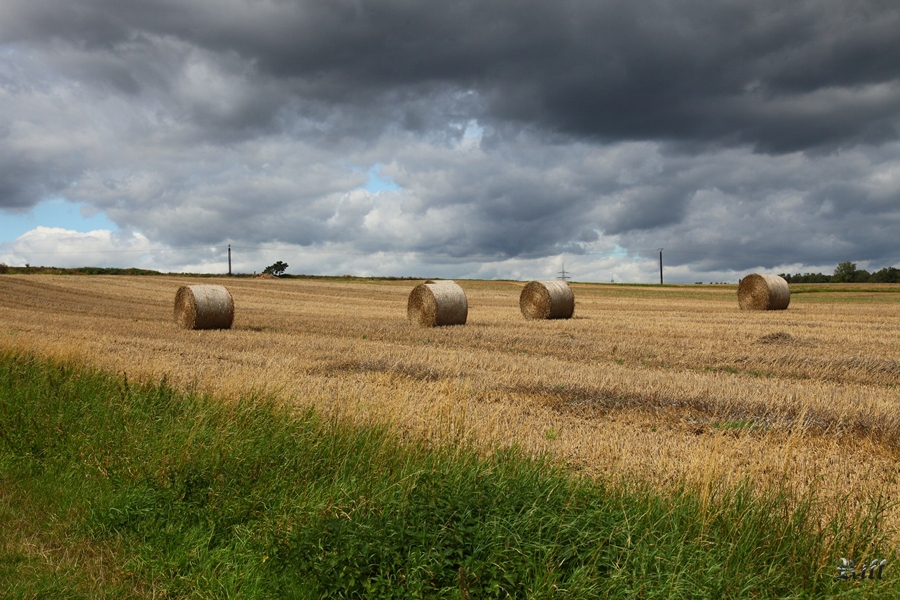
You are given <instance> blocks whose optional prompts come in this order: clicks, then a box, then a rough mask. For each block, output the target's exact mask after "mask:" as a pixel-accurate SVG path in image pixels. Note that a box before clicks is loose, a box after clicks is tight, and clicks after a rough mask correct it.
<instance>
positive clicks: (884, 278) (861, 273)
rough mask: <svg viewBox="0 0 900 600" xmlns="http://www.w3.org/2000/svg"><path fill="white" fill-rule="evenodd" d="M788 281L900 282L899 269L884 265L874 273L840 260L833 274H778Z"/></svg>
mask: <svg viewBox="0 0 900 600" xmlns="http://www.w3.org/2000/svg"><path fill="white" fill-rule="evenodd" d="M779 275H780V276H781V277H784V279H785V280H786V281H787V282H788V283H900V269H896V268H894V267H885V268H883V269H881V270H879V271H875V272H874V273H869V272H868V271H866V270H865V269H857V268H856V263H852V262H849V261H848V262H842V263H841V264H839V265H838V266H837V267H835V268H834V274H832V275H825V274H823V273H803V274H800V273H797V274H796V275H786V274H784V273H780V274H779Z"/></svg>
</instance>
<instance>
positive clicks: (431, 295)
mask: <svg viewBox="0 0 900 600" xmlns="http://www.w3.org/2000/svg"><path fill="white" fill-rule="evenodd" d="M406 316H407V318H408V319H409V321H410V323H413V324H414V325H419V326H421V327H437V326H441V325H465V324H466V317H467V316H469V302H468V301H467V300H466V293H465V292H464V291H463V289H462V288H461V287H459V286H458V285H457V284H456V283H455V282H453V281H426V282H425V283H422V284H419V285H417V286H416V287H415V288H414V289H413V291H412V292H410V294H409V302H408V303H407V305H406Z"/></svg>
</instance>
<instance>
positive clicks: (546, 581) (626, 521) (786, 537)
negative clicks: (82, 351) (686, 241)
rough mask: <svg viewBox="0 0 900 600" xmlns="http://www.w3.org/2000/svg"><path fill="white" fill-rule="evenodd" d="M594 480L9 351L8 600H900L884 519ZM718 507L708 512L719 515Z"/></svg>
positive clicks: (5, 420) (806, 503) (3, 482)
mask: <svg viewBox="0 0 900 600" xmlns="http://www.w3.org/2000/svg"><path fill="white" fill-rule="evenodd" d="M621 490H622V488H621V487H619V486H615V487H614V486H604V485H602V484H600V483H596V482H590V481H586V480H581V479H577V478H575V477H573V476H572V475H571V474H569V473H566V472H565V471H563V470H561V469H559V468H558V467H555V466H553V465H552V464H550V463H548V462H546V461H542V460H531V459H527V458H525V457H523V456H521V455H520V453H518V452H516V451H515V450H510V451H506V452H498V453H495V454H494V455H492V456H491V457H489V458H485V457H482V456H479V455H478V454H477V453H475V452H474V451H472V450H470V449H467V448H460V447H449V448H429V447H427V446H425V445H423V444H420V443H413V442H403V441H400V440H398V439H397V438H395V437H393V436H392V435H390V434H389V433H387V432H386V431H384V430H381V429H378V428H371V427H370V428H361V427H349V426H346V425H342V424H339V423H334V422H328V421H324V420H322V419H321V418H320V417H318V416H317V415H316V414H315V413H314V412H304V413H302V414H291V413H289V412H288V411H287V410H286V409H284V408H281V407H279V405H278V404H277V403H276V402H274V401H271V400H269V399H266V398H255V397H249V398H244V399H243V400H242V402H241V403H240V404H234V403H225V402H217V401H216V400H215V399H212V398H206V397H202V396H198V395H185V394H181V393H177V392H175V391H173V390H172V389H171V388H170V387H168V386H167V385H166V384H165V382H161V383H159V384H157V385H147V386H144V385H141V386H138V385H132V384H129V383H128V381H127V379H125V378H124V377H122V376H114V375H110V374H105V373H101V372H96V371H91V370H88V369H85V368H81V367H75V366H70V365H63V364H55V363H51V362H46V361H44V360H41V359H37V358H34V357H30V356H23V355H14V354H7V355H2V356H0V522H2V523H3V527H2V528H0V597H4V598H38V597H40V598H44V597H48V598H53V597H58V598H78V597H85V598H107V597H108V598H120V597H148V598H149V597H154V598H167V597H168V598H186V597H203V598H509V597H514V598H526V597H528V598H547V597H568V598H819V597H826V596H831V597H833V596H838V595H842V596H844V595H845V596H847V597H885V598H887V597H892V596H895V595H896V594H897V593H898V591H900V580H898V579H897V578H896V577H894V576H893V574H892V566H893V565H892V563H889V565H888V568H887V570H886V573H885V575H886V577H885V579H884V580H881V581H864V582H859V581H857V582H845V581H834V580H833V575H834V574H835V573H836V569H835V565H836V561H837V559H838V558H839V557H840V556H848V557H852V558H856V559H857V560H859V559H863V558H866V559H871V558H874V557H875V556H876V555H878V556H879V557H882V556H887V557H888V559H889V560H890V561H892V560H893V556H890V555H887V554H884V546H883V542H882V539H881V536H882V533H881V532H880V531H879V528H878V516H879V506H878V505H877V503H873V504H872V505H871V506H868V507H864V508H863V509H861V510H860V511H859V512H856V513H848V514H846V515H843V516H842V517H841V518H840V519H838V520H836V521H834V522H832V523H826V524H821V523H820V520H819V518H818V515H816V514H815V513H816V511H815V506H816V503H815V499H814V498H805V499H800V500H798V499H795V498H790V497H789V496H787V495H786V494H783V493H772V494H770V495H768V496H765V497H760V496H759V495H758V494H753V493H751V490H750V486H749V485H747V486H744V487H739V488H737V489H710V490H692V489H689V488H683V489H681V490H679V491H676V492H674V493H670V494H667V495H665V496H663V495H660V494H659V493H658V492H654V491H652V490H651V488H650V486H647V487H646V488H645V489H638V490H636V491H635V490H634V489H632V490H631V491H628V492H625V491H621ZM704 498H705V499H704Z"/></svg>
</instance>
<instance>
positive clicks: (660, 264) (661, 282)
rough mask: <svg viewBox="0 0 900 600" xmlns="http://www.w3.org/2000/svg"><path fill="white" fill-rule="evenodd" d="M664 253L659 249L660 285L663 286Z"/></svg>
mask: <svg viewBox="0 0 900 600" xmlns="http://www.w3.org/2000/svg"><path fill="white" fill-rule="evenodd" d="M662 251H663V249H662V248H660V249H659V285H662V284H663V277H662Z"/></svg>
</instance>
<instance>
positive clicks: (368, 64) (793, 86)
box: [0, 0, 900, 272]
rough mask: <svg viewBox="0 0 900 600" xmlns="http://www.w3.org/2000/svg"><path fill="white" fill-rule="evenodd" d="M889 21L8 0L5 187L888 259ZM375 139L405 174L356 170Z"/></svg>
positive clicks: (309, 234) (751, 257)
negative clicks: (385, 184) (387, 188)
mask: <svg viewBox="0 0 900 600" xmlns="http://www.w3.org/2000/svg"><path fill="white" fill-rule="evenodd" d="M898 32H900V7H894V6H893V5H892V4H888V3H884V2H878V1H876V0H871V1H866V0H861V1H860V2H856V3H852V4H847V3H843V2H838V1H837V0H833V1H832V0H814V1H812V2H805V3H785V2H776V1H775V0H762V1H752V2H751V1H749V0H747V1H746V2H741V1H739V2H728V3H709V2H699V1H695V0H668V1H663V0H658V1H654V2H631V1H626V0H612V1H602V2H598V1H595V0H560V1H558V2H544V1H537V0H534V1H532V0H525V1H523V0H496V1H493V2H475V1H474V0H454V1H449V2H442V3H437V4H435V3H424V2H408V1H405V0H403V1H401V0H383V1H350V0H346V1H345V0H334V1H331V2H312V1H309V2H306V1H299V0H298V1H287V0H285V1H281V0H259V1H254V2H245V1H242V0H227V1H219V2H212V1H207V0H183V1H180V2H170V1H165V0H133V1H130V2H120V1H113V0H81V1H78V0H73V1H71V2H65V3H58V2H51V1H49V0H7V1H6V2H4V3H3V6H2V7H0V53H2V54H0V56H2V58H3V61H2V62H0V139H2V140H3V142H4V146H3V147H2V148H0V208H5V209H15V210H21V209H24V208H27V207H28V206H30V205H33V204H35V203H37V202H39V201H40V200H41V199H42V198H43V197H46V196H47V195H52V194H65V195H66V196H67V197H70V198H72V199H73V200H78V201H82V202H85V203H87V204H89V205H90V206H91V207H93V208H97V209H100V210H103V211H104V212H105V213H106V214H107V215H108V216H109V217H110V218H111V219H113V220H114V221H115V222H116V223H118V224H119V225H120V226H121V227H123V228H125V229H127V230H132V229H133V230H137V231H141V232H142V233H143V234H145V235H147V236H148V237H149V238H150V239H152V240H153V242H154V243H165V244H169V245H172V246H176V247H177V246H193V245H196V244H201V245H204V244H221V243H222V242H224V241H226V240H228V241H240V242H242V243H247V244H251V245H253V244H266V243H287V244H296V245H300V246H303V247H309V246H311V245H312V246H316V245H328V244H338V245H345V246H347V247H350V248H353V249H354V250H355V251H359V252H363V253H376V252H379V251H384V252H393V253H403V252H416V253H420V254H422V255H427V256H438V257H448V258H446V260H450V261H451V262H452V261H462V260H465V259H466V258H467V257H468V258H471V257H495V258H497V259H504V258H509V257H539V256H548V255H554V254H558V253H561V252H567V253H571V254H581V255H583V256H585V257H589V256H591V254H590V253H591V252H597V251H599V250H598V249H605V248H609V247H610V246H611V245H612V244H618V245H619V246H622V247H625V248H630V249H648V248H649V249H653V248H658V247H665V248H666V249H667V262H670V263H671V264H673V265H692V266H693V267H692V268H695V269H699V270H710V271H717V272H718V271H721V270H728V269H743V268H752V267H755V266H760V265H766V266H777V265H779V264H789V263H794V262H798V261H800V262H807V263H809V262H811V261H820V262H819V263H817V264H821V261H835V262H838V261H841V260H858V261H861V260H871V261H885V262H886V263H896V262H897V261H900V250H898V248H897V244H896V242H895V241H894V238H895V237H896V236H895V234H892V231H896V229H897V225H900V223H898V218H900V214H898V211H900V209H898V198H900V150H898V146H897V140H898V137H900V129H898V128H900V75H898V74H900V33H898ZM476 121H477V123H478V125H479V127H481V128H483V132H482V137H481V138H480V140H474V141H472V140H469V141H467V140H466V138H465V132H466V129H467V127H468V126H469V124H471V123H474V122H476ZM467 144H468V146H467ZM376 163H381V164H383V165H384V167H383V173H385V174H387V175H389V176H390V177H392V178H393V179H394V180H395V181H396V182H397V184H398V185H399V186H400V187H401V188H402V191H399V192H383V193H380V194H377V195H372V194H368V193H366V192H362V191H360V190H358V189H357V188H359V187H360V186H361V185H362V184H363V183H364V182H365V170H366V169H368V168H369V167H370V166H371V165H373V164H376ZM435 260H437V259H435ZM441 260H444V259H441Z"/></svg>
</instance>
